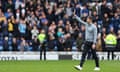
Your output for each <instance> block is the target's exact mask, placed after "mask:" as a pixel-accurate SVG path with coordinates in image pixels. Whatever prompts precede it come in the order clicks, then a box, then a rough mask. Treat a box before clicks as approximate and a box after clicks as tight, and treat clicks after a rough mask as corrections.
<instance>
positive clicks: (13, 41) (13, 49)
mask: <svg viewBox="0 0 120 72" xmlns="http://www.w3.org/2000/svg"><path fill="white" fill-rule="evenodd" d="M12 51H18V43H17V39H16V38H15V37H14V38H13V40H12Z"/></svg>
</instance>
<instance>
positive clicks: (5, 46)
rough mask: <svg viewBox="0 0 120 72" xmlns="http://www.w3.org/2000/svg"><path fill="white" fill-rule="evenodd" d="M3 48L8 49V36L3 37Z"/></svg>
mask: <svg viewBox="0 0 120 72" xmlns="http://www.w3.org/2000/svg"><path fill="white" fill-rule="evenodd" d="M3 50H4V51H9V44H8V37H4V41H3Z"/></svg>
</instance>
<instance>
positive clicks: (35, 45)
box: [32, 36, 39, 51]
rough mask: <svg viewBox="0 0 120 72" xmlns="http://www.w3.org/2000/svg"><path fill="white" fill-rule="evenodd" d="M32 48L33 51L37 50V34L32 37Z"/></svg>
mask: <svg viewBox="0 0 120 72" xmlns="http://www.w3.org/2000/svg"><path fill="white" fill-rule="evenodd" d="M32 49H33V51H38V50H39V41H38V38H37V36H34V37H33V39H32Z"/></svg>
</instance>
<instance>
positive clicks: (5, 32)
mask: <svg viewBox="0 0 120 72" xmlns="http://www.w3.org/2000/svg"><path fill="white" fill-rule="evenodd" d="M74 12H75V14H76V15H77V16H79V17H81V18H82V19H83V20H86V17H87V16H92V17H93V23H94V24H95V25H96V26H97V28H98V42H97V50H98V51H106V49H105V41H104V40H105V37H106V35H107V34H109V33H110V32H112V33H114V34H115V35H116V37H117V45H116V50H117V51H120V47H119V46H120V0H0V51H39V47H40V43H39V41H37V40H36V39H35V38H36V37H37V36H38V35H39V33H40V31H41V29H44V30H45V32H46V36H47V37H46V39H45V43H46V49H47V50H48V51H81V50H82V46H83V45H82V44H83V43H84V37H85V35H84V34H85V33H84V31H85V27H84V25H81V24H80V23H78V22H77V21H76V20H74V19H73V13H74ZM111 29H112V31H111ZM79 37H81V38H79ZM78 41H80V42H78ZM34 44H35V45H36V46H35V45H34ZM78 46H81V47H78Z"/></svg>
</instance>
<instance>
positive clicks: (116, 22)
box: [112, 13, 120, 33]
mask: <svg viewBox="0 0 120 72" xmlns="http://www.w3.org/2000/svg"><path fill="white" fill-rule="evenodd" d="M112 24H113V27H114V30H115V33H117V31H118V30H119V29H120V16H119V15H118V13H115V14H114V17H113V20H112Z"/></svg>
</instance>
